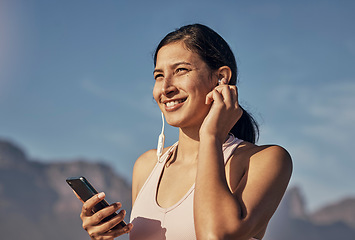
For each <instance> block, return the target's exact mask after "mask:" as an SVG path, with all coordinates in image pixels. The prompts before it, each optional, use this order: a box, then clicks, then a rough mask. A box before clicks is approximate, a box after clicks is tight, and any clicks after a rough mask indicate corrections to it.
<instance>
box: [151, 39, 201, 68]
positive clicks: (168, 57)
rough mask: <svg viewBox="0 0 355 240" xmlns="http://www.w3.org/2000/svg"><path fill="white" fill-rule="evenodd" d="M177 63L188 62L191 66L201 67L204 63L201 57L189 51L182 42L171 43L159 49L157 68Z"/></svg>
mask: <svg viewBox="0 0 355 240" xmlns="http://www.w3.org/2000/svg"><path fill="white" fill-rule="evenodd" d="M177 62H188V63H190V64H191V65H200V64H203V63H204V62H203V61H202V59H201V58H200V56H199V55H198V54H197V53H195V52H192V51H191V50H189V49H188V48H187V47H186V45H185V44H184V43H183V42H182V41H179V42H175V43H169V44H167V45H165V46H164V47H162V48H161V49H159V51H158V54H157V61H156V68H160V66H163V65H172V64H175V63H177Z"/></svg>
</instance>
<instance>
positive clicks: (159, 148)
mask: <svg viewBox="0 0 355 240" xmlns="http://www.w3.org/2000/svg"><path fill="white" fill-rule="evenodd" d="M161 119H162V121H163V126H162V128H161V133H160V135H159V139H158V146H157V156H158V161H160V156H161V155H162V154H163V149H164V142H165V136H164V114H163V113H161Z"/></svg>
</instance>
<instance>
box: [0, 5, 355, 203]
mask: <svg viewBox="0 0 355 240" xmlns="http://www.w3.org/2000/svg"><path fill="white" fill-rule="evenodd" d="M354 7H355V3H354V2H353V1H303V0H302V1H227V0H222V1H202V0H199V1H191V0H188V1H185V0H182V1H172V2H170V1H124V0H115V1H113V0H105V1H94V0H85V1H83V0H75V1H72V0H71V1H68V0H61V1H40V0H14V1H10V0H0V36H1V37H0V138H5V139H10V140H12V141H14V142H15V143H17V144H19V145H20V146H22V147H23V148H25V150H26V152H27V154H28V155H29V156H30V157H31V158H33V159H39V160H41V161H48V162H50V161H59V160H66V161H67V160H70V159H74V158H81V157H85V158H88V159H90V160H91V161H98V160H100V161H101V160H102V161H105V162H107V163H109V164H110V165H111V166H112V167H113V168H114V169H115V170H116V171H117V172H118V173H120V174H122V175H124V176H125V177H126V178H127V179H130V178H131V171H132V168H133V164H134V161H135V159H136V158H137V157H138V156H139V155H140V154H141V153H143V152H144V151H146V150H148V149H151V148H155V146H156V142H157V136H158V135H159V133H160V128H161V118H160V114H159V109H158V107H157V106H156V105H155V103H154V101H153V97H152V93H151V91H152V88H153V84H154V79H153V76H152V71H153V61H152V53H153V52H154V48H155V47H156V45H157V44H158V42H159V40H160V39H161V38H162V37H164V36H165V34H166V33H168V32H170V31H172V30H174V29H175V28H177V27H179V26H182V25H185V24H189V23H195V22H199V23H203V24H206V25H208V26H210V27H212V28H213V29H215V30H216V31H217V32H218V33H220V34H221V35H222V36H223V37H224V38H225V39H226V40H227V41H228V42H229V44H230V45H231V47H232V49H233V51H234V53H235V55H236V57H237V62H238V66H239V84H238V87H239V94H240V101H241V104H242V105H244V106H245V108H247V109H248V110H249V111H250V112H251V113H252V114H253V115H254V116H255V117H256V119H257V120H258V121H259V123H260V127H261V136H260V140H259V144H279V145H281V146H284V147H285V148H286V149H288V150H289V152H290V153H291V155H292V157H293V160H294V174H293V177H292V179H291V185H300V186H301V188H302V190H303V193H304V194H305V197H306V201H307V202H308V207H309V209H315V208H317V207H320V206H322V205H323V204H326V203H329V202H332V201H336V200H338V199H340V198H342V197H344V196H354V195H355V190H354V187H353V183H354V182H355V176H354V174H353V171H354V169H355V159H354V154H353V149H354V147H355V145H354V140H353V136H354V135H355V128H354V127H353V123H354V122H355V107H354V106H355V68H354V66H353V65H354V60H355V29H354V27H353V23H354V22H355V17H354V14H353V12H354ZM166 139H167V140H166V144H171V143H173V142H175V141H176V140H177V130H176V129H174V128H171V127H169V128H168V129H167V131H166Z"/></svg>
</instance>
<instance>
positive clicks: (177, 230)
mask: <svg viewBox="0 0 355 240" xmlns="http://www.w3.org/2000/svg"><path fill="white" fill-rule="evenodd" d="M241 142H242V140H240V139H237V138H235V137H234V136H230V137H229V138H228V140H227V141H226V142H225V143H224V144H223V146H222V149H223V156H224V162H225V164H226V163H227V161H228V159H229V158H230V156H231V154H232V153H233V151H234V150H235V148H236V147H237V146H238V145H239V144H240V143H241ZM177 145H178V143H177V142H176V143H175V144H174V145H172V146H171V147H170V148H169V150H168V151H166V152H165V153H164V154H163V155H162V156H161V158H160V160H159V161H158V162H157V163H156V165H155V167H154V168H153V170H152V172H151V174H150V176H149V177H148V179H147V180H146V182H145V183H144V185H143V187H142V189H141V190H140V192H139V193H138V195H137V198H136V200H135V203H134V205H133V207H132V212H131V223H132V224H133V226H134V227H133V228H132V230H131V232H130V234H129V235H130V240H182V239H183V240H195V239H196V233H195V227H194V216H193V199H194V192H195V184H193V185H192V187H191V188H190V189H189V190H188V191H187V193H186V194H185V196H184V197H182V198H181V199H180V200H179V201H178V202H177V203H175V204H174V205H173V206H170V207H168V208H162V207H160V206H159V204H158V203H157V200H156V196H157V189H158V184H159V180H160V177H161V174H162V171H163V169H164V166H165V163H166V161H167V159H169V157H170V156H171V154H172V152H173V151H174V149H175V148H176V146H177ZM252 239H254V238H252ZM252 239H251V240H252ZM255 240H257V239H255Z"/></svg>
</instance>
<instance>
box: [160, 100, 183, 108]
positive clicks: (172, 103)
mask: <svg viewBox="0 0 355 240" xmlns="http://www.w3.org/2000/svg"><path fill="white" fill-rule="evenodd" d="M186 99H187V98H182V99H175V100H167V101H164V102H162V103H163V104H164V105H165V107H166V109H167V110H175V109H177V108H178V107H180V106H181V105H182V103H183V102H185V101H186Z"/></svg>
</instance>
